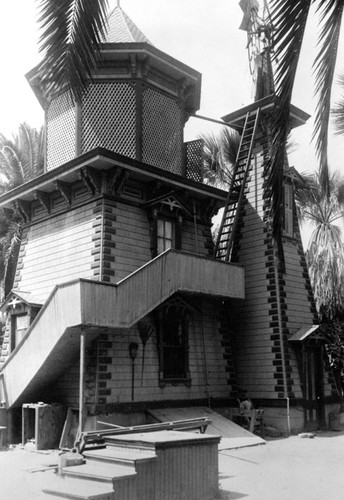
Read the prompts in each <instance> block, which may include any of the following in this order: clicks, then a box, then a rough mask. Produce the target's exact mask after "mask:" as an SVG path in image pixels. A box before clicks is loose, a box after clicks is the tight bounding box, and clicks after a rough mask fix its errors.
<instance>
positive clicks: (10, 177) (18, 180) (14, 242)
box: [0, 123, 44, 299]
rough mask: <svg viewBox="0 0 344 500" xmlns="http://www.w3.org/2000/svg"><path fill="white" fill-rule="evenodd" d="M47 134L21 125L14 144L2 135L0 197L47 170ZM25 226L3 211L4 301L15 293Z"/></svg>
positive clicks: (0, 281) (0, 280)
mask: <svg viewBox="0 0 344 500" xmlns="http://www.w3.org/2000/svg"><path fill="white" fill-rule="evenodd" d="M43 138H44V131H43V128H42V129H41V130H39V131H38V130H36V129H34V128H32V127H30V126H29V125H28V124H27V123H21V124H20V125H19V129H18V133H17V134H15V135H14V137H13V140H9V139H6V137H5V136H4V135H2V134H0V194H1V193H4V192H6V191H9V190H11V189H14V188H15V187H17V186H20V185H21V184H23V183H25V182H27V181H29V180H30V179H33V178H34V177H37V176H38V175H40V174H41V173H43V170H44V154H43ZM21 232H22V223H21V219H20V217H19V216H18V215H17V214H16V213H15V212H14V211H12V210H4V209H2V210H0V299H2V298H3V297H4V296H6V295H7V293H8V292H9V291H10V290H11V288H12V286H13V281H14V274H15V268H16V263H17V258H18V252H19V248H20V239H21Z"/></svg>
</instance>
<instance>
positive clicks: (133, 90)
mask: <svg viewBox="0 0 344 500" xmlns="http://www.w3.org/2000/svg"><path fill="white" fill-rule="evenodd" d="M27 78H28V81H29V83H30V85H31V87H32V89H33V90H34V92H35V94H36V96H37V98H38V100H39V102H40V103H41V105H42V107H43V108H44V110H45V121H46V170H47V171H49V170H53V169H55V168H57V167H59V166H60V165H62V164H64V163H66V162H68V161H70V160H72V159H73V158H75V157H77V156H79V155H81V154H83V153H86V152H88V151H91V150H92V149H94V148H96V147H103V148H106V149H108V150H111V151H113V152H115V153H120V154H122V155H124V156H126V157H129V158H132V159H136V160H138V161H140V162H143V163H147V164H150V165H152V166H155V167H159V168H162V169H164V170H167V171H170V172H173V173H175V174H179V175H185V176H187V177H189V178H192V179H194V180H198V181H200V180H201V178H200V176H201V172H200V162H199V161H198V162H197V164H198V170H197V169H196V170H197V171H194V169H193V170H192V168H189V169H188V165H189V166H190V165H191V164H192V163H195V162H192V155H195V154H196V155H198V156H199V155H200V147H199V148H198V149H199V151H195V145H194V144H192V145H191V148H188V146H187V145H184V144H183V128H184V125H185V122H186V121H187V119H188V118H189V116H190V115H191V114H194V113H195V112H196V111H197V110H198V108H199V105H200V88H201V75H200V73H198V72H197V71H195V70H194V69H192V68H190V67H189V66H186V65H185V64H183V63H181V62H180V61H178V60H176V59H174V58H173V57H171V56H169V55H167V54H165V53H164V52H162V51H161V50H159V49H157V48H155V47H154V46H153V45H152V44H151V43H150V42H149V40H148V39H147V38H146V37H145V35H143V33H142V32H141V31H140V30H139V29H138V28H137V27H136V26H135V24H134V23H133V22H132V21H131V19H130V18H129V17H128V16H127V15H126V14H125V13H124V11H123V10H122V9H121V8H120V7H119V6H117V7H116V8H115V9H114V10H113V11H112V12H111V13H110V15H109V19H108V31H107V35H106V37H105V38H104V40H103V42H102V44H101V48H100V57H99V59H98V63H97V67H96V70H95V72H94V74H93V75H92V78H91V79H90V81H89V84H88V87H87V90H86V91H85V92H84V94H83V96H82V99H81V101H79V102H78V101H76V100H75V99H73V98H72V96H71V93H70V92H69V91H68V89H67V88H61V89H59V91H57V92H55V93H53V94H52V95H48V93H47V92H46V91H45V89H44V87H43V85H42V81H41V76H40V72H39V70H38V68H34V69H33V70H32V71H31V72H30V73H28V74H27ZM190 155H191V156H190Z"/></svg>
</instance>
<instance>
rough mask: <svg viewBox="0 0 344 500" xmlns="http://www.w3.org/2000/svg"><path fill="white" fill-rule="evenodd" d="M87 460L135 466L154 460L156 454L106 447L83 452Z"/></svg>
mask: <svg viewBox="0 0 344 500" xmlns="http://www.w3.org/2000/svg"><path fill="white" fill-rule="evenodd" d="M83 455H84V457H85V458H86V459H87V460H93V461H95V462H97V461H99V462H102V463H104V462H110V463H116V464H123V465H129V464H132V465H133V466H136V465H137V464H138V463H140V464H141V463H146V462H150V461H153V460H156V454H155V453H154V454H153V453H151V452H149V453H146V452H144V451H141V450H139V451H137V450H128V449H123V450H122V449H120V448H117V449H116V448H114V447H107V448H104V449H101V450H92V451H85V452H84V453H83Z"/></svg>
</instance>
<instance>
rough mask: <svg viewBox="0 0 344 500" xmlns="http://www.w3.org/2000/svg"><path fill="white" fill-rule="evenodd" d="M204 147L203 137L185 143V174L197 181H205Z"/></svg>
mask: <svg viewBox="0 0 344 500" xmlns="http://www.w3.org/2000/svg"><path fill="white" fill-rule="evenodd" d="M203 147H204V141H203V139H197V140H195V141H190V142H185V143H184V158H185V175H186V177H187V178H188V179H192V180H193V181H197V182H203Z"/></svg>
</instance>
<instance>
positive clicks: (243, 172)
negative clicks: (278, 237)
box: [214, 108, 260, 262]
mask: <svg viewBox="0 0 344 500" xmlns="http://www.w3.org/2000/svg"><path fill="white" fill-rule="evenodd" d="M259 114H260V109H259V108H257V109H256V110H255V111H253V112H248V113H247V114H246V117H245V123H244V128H243V132H242V135H241V140H240V144H239V150H238V154H237V157H236V161H235V164H234V167H233V174H232V177H231V182H230V186H229V191H228V195H227V199H226V204H225V207H224V210H223V215H222V220H221V224H220V229H219V232H218V235H217V239H216V243H215V250H214V257H216V258H217V259H221V260H224V261H226V262H228V261H229V260H230V259H231V254H232V250H233V244H234V237H235V232H236V229H237V225H238V220H239V214H240V209H241V206H242V201H243V198H244V192H245V186H246V181H247V177H248V172H249V170H250V163H251V157H252V150H253V146H254V140H255V136H256V131H257V125H258V122H259Z"/></svg>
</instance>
